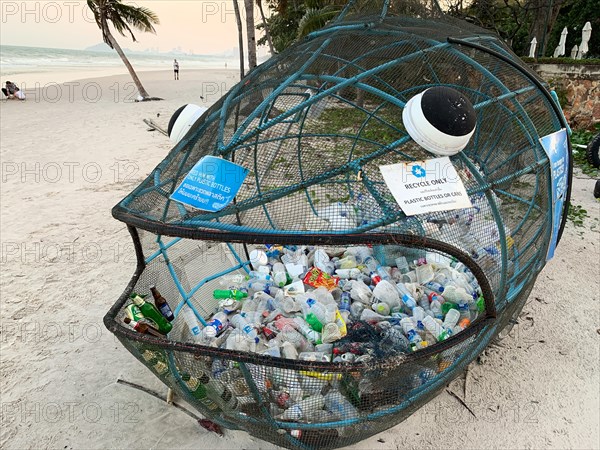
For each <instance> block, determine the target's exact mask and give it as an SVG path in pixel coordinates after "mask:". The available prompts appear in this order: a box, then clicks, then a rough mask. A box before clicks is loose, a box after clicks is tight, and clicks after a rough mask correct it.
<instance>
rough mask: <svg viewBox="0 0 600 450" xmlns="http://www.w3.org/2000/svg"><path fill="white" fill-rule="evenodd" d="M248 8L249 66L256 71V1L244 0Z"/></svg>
mask: <svg viewBox="0 0 600 450" xmlns="http://www.w3.org/2000/svg"><path fill="white" fill-rule="evenodd" d="M244 6H245V7H246V35H247V38H248V66H249V67H250V70H252V69H254V68H255V67H256V66H257V65H258V62H257V60H256V30H255V26H256V25H255V24H254V1H253V0H244Z"/></svg>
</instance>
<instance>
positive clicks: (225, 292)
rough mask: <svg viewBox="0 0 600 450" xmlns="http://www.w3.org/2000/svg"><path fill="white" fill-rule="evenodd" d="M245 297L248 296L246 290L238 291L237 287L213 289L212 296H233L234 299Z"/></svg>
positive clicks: (218, 297)
mask: <svg viewBox="0 0 600 450" xmlns="http://www.w3.org/2000/svg"><path fill="white" fill-rule="evenodd" d="M246 297H248V293H247V292H244V291H239V290H237V289H217V290H215V291H213V298H216V299H225V298H233V299H235V300H242V299H243V298H246Z"/></svg>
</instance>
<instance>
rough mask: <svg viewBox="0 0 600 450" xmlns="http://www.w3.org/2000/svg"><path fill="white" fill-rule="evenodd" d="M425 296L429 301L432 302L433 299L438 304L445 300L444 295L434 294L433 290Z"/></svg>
mask: <svg viewBox="0 0 600 450" xmlns="http://www.w3.org/2000/svg"><path fill="white" fill-rule="evenodd" d="M427 298H428V299H429V302H430V303H433V302H434V301H437V302H439V303H440V304H442V303H444V302H445V301H446V299H445V298H444V297H442V296H441V295H440V294H436V293H435V292H430V293H429V294H428V295H427Z"/></svg>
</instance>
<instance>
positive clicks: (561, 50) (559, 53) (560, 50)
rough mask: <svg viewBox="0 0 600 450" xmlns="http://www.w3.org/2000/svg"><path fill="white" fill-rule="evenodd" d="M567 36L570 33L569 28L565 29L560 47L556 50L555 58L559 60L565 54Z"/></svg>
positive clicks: (561, 35) (561, 34)
mask: <svg viewBox="0 0 600 450" xmlns="http://www.w3.org/2000/svg"><path fill="white" fill-rule="evenodd" d="M567 34H569V31H568V30H567V27H564V28H563V30H562V32H561V33H560V41H559V42H558V46H557V47H556V49H554V57H555V58H558V57H559V56H562V55H564V54H565V44H566V43H567Z"/></svg>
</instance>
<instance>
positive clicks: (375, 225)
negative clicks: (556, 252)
mask: <svg viewBox="0 0 600 450" xmlns="http://www.w3.org/2000/svg"><path fill="white" fill-rule="evenodd" d="M382 3H383V4H382V6H381V7H380V8H379V10H377V12H375V11H376V9H377V7H376V5H377V4H378V2H369V4H370V8H358V7H357V6H355V5H354V4H353V3H350V4H349V5H348V6H347V7H346V8H345V9H344V10H343V11H342V13H341V14H340V16H339V17H338V19H336V20H335V21H334V22H333V23H332V24H331V25H329V26H328V27H326V28H324V29H322V30H319V31H317V32H315V33H312V34H311V35H309V36H308V37H307V38H305V39H304V40H303V41H302V42H300V43H298V44H296V45H294V46H292V47H291V48H289V49H288V50H286V51H285V52H284V53H282V54H280V55H277V56H276V57H274V58H271V59H270V60H269V61H267V62H266V63H264V64H263V65H261V66H259V67H257V68H256V69H254V70H253V71H252V72H251V73H250V74H249V75H248V76H247V77H246V78H245V79H244V80H242V82H241V83H239V84H238V85H237V86H235V87H234V88H233V89H232V90H231V91H230V92H228V93H227V94H226V95H225V96H224V97H223V98H222V99H221V100H220V101H218V102H217V103H216V104H215V105H214V106H213V107H211V108H210V109H209V110H208V111H207V112H206V113H205V114H204V115H203V116H202V117H201V119H200V120H198V121H197V122H196V123H195V124H194V126H193V127H192V128H191V130H190V131H189V133H188V134H187V135H186V136H185V137H184V139H183V140H181V141H180V142H179V143H178V144H177V145H176V146H175V147H174V148H173V149H172V150H171V152H170V153H169V154H168V156H167V157H166V158H165V159H164V160H163V161H162V162H161V163H160V164H159V165H158V166H157V167H156V168H155V169H154V171H153V172H152V173H151V174H150V176H149V177H148V178H147V179H146V180H145V181H144V182H143V183H142V184H141V185H140V186H139V187H138V188H136V189H135V190H134V191H133V192H132V193H131V194H129V195H128V196H127V197H126V198H125V199H124V200H122V201H121V202H120V203H119V204H118V205H117V206H115V208H114V209H113V215H114V217H115V218H117V219H119V220H122V221H124V222H125V223H127V224H128V226H129V229H130V232H131V234H132V236H133V239H134V243H135V244H136V252H137V257H138V267H137V271H136V274H135V275H134V277H133V279H132V281H131V283H130V284H129V286H128V287H127V289H126V291H125V292H124V293H123V295H122V296H121V298H120V299H119V300H118V301H117V303H116V304H115V305H114V306H113V308H112V309H111V310H110V311H109V313H108V314H107V315H106V317H105V323H106V325H107V327H108V328H109V329H110V330H111V331H113V332H114V333H115V334H116V335H117V336H118V338H119V339H120V341H121V342H122V343H123V345H124V346H125V347H127V348H128V349H129V350H130V351H131V352H132V354H134V356H135V357H136V358H138V359H139V360H140V361H141V362H142V363H144V364H145V365H146V366H148V367H149V368H150V369H151V370H152V371H153V372H154V373H155V374H156V375H157V376H159V378H160V379H161V380H162V381H163V382H164V383H165V384H167V385H168V386H169V387H171V388H173V389H174V390H175V391H176V392H177V393H178V394H180V395H181V396H182V397H184V398H185V399H187V400H188V401H189V402H190V403H191V404H193V405H194V406H195V407H196V408H197V409H198V410H199V411H200V412H202V413H203V414H204V415H205V416H206V417H208V418H211V419H212V420H215V421H216V422H218V423H220V424H222V425H224V426H226V427H229V428H237V429H243V430H246V431H248V432H249V433H251V434H253V435H255V436H257V437H259V438H261V439H264V440H267V441H271V442H274V443H277V444H279V445H282V446H285V447H290V448H313V447H314V448H335V447H339V446H343V445H348V444H351V443H353V442H357V441H359V440H362V439H365V438H366V437H368V436H370V435H373V434H375V433H378V432H380V431H382V430H384V429H386V428H389V427H391V426H393V425H395V424H397V423H398V422H400V421H401V420H403V419H404V418H406V417H407V416H408V415H410V414H411V413H412V412H414V410H416V409H417V408H418V407H420V406H421V405H422V404H423V403H424V402H426V401H427V400H428V399H429V398H431V396H432V395H435V394H436V393H437V392H438V390H439V389H441V388H442V387H443V386H444V385H445V384H446V383H447V382H448V381H450V380H451V379H452V378H454V377H456V376H457V375H458V374H459V373H460V372H461V371H462V370H463V369H464V367H465V366H466V365H467V364H468V363H469V362H470V361H472V360H473V359H474V358H475V357H476V356H477V355H478V354H479V353H480V352H481V351H482V350H483V349H484V348H485V346H486V345H487V344H488V343H489V342H490V340H491V339H492V338H493V337H494V336H496V335H497V334H498V333H499V332H500V331H501V330H502V329H503V328H504V327H505V326H506V325H507V324H508V323H509V321H510V320H511V319H512V318H513V317H514V316H516V315H517V314H518V312H519V311H520V309H521V308H522V305H523V303H524V301H525V299H526V298H527V296H528V294H529V292H530V290H531V288H532V285H533V283H534V282H535V278H536V276H537V274H538V273H539V271H540V270H541V269H542V267H543V266H544V263H545V260H546V252H547V249H548V245H549V242H550V239H551V232H552V217H551V216H552V208H551V199H552V193H551V178H550V166H549V160H548V157H547V156H546V154H545V152H544V150H543V149H542V148H541V146H540V143H539V138H540V137H541V136H544V135H547V134H550V133H552V132H555V131H557V130H560V129H561V128H564V127H566V124H565V122H564V118H563V116H562V113H561V112H560V109H559V107H558V105H557V103H556V102H555V101H554V100H553V98H552V96H551V95H550V94H549V92H548V91H547V89H546V87H545V86H544V85H543V83H542V81H541V80H540V79H539V78H538V77H537V76H536V75H535V74H534V73H532V72H531V71H530V70H529V69H528V68H527V67H525V66H524V65H523V64H522V63H521V62H520V60H519V59H518V58H517V57H516V56H515V55H514V54H513V53H512V52H511V51H510V50H509V49H508V48H507V47H506V46H505V45H504V43H503V42H502V41H501V40H500V39H498V37H497V36H494V35H490V34H487V33H486V32H484V31H483V30H481V29H478V28H475V27H473V26H471V25H469V24H466V23H463V22H458V21H455V20H451V19H449V18H447V17H444V16H443V15H442V14H441V13H440V11H439V10H438V9H433V10H432V9H431V8H427V7H426V6H424V4H425V3H423V4H421V3H420V2H410V3H403V4H401V5H404V10H401V8H400V7H394V6H392V7H390V6H389V5H388V2H382ZM430 4H431V2H427V5H430ZM407 12H408V13H410V14H411V16H407V15H404V14H400V13H407ZM432 86H447V87H451V88H453V89H456V90H457V91H459V92H460V93H461V94H462V95H464V96H465V97H466V98H468V99H469V100H470V102H471V103H472V104H473V106H474V108H475V111H476V114H477V123H476V129H475V133H474V135H473V137H472V139H471V140H470V142H469V144H468V145H467V147H466V148H465V149H464V150H463V151H462V152H460V153H458V154H457V155H454V156H452V157H451V158H450V159H451V161H452V165H453V166H454V167H455V168H456V170H457V172H458V174H459V176H460V178H461V180H462V182H463V184H464V186H465V189H466V192H467V193H468V195H469V198H470V200H471V202H472V204H473V205H474V206H473V208H469V209H466V210H458V211H445V212H435V213H428V214H418V215H412V216H407V215H405V214H404V212H403V210H402V209H401V208H400V206H399V205H398V204H397V202H396V201H395V200H394V197H393V196H392V195H391V194H390V191H389V189H388V186H387V184H386V183H385V182H384V180H383V178H382V175H381V172H380V170H379V167H380V166H382V165H386V164H395V163H398V162H412V161H420V160H424V159H427V158H430V157H431V154H429V153H428V152H427V151H425V150H424V149H423V148H421V147H420V146H419V145H417V144H416V143H415V142H413V140H412V139H411V137H410V136H409V134H408V133H407V131H406V129H405V127H404V124H403V121H402V111H403V108H404V107H405V105H406V103H407V102H408V100H409V99H410V98H411V97H413V96H414V95H416V94H418V93H420V92H422V91H424V90H425V89H426V88H428V87H432ZM208 155H212V156H217V157H221V158H223V159H225V160H229V161H232V162H235V163H236V164H238V165H241V166H243V167H245V168H246V169H248V170H249V175H248V177H247V178H246V180H245V181H244V183H243V185H242V187H241V189H240V190H239V192H238V193H237V196H236V198H235V200H234V201H233V202H231V203H230V204H229V205H227V206H225V207H224V208H223V209H221V210H219V211H218V212H206V211H199V210H197V209H194V208H191V207H188V206H186V205H184V204H182V203H178V202H176V201H173V200H170V198H169V197H170V195H171V194H172V193H173V192H174V190H175V189H176V187H177V186H178V185H179V184H180V183H181V182H182V180H183V179H184V177H185V176H186V174H188V172H190V170H191V169H192V168H193V166H194V165H195V164H196V163H197V162H198V161H199V160H200V159H201V158H203V157H205V156H208ZM569 184H570V183H569ZM332 211H334V212H335V214H332ZM563 225H564V223H563ZM167 236H170V237H167ZM264 244H283V245H307V246H315V245H320V246H323V247H324V248H328V249H334V248H340V247H343V248H350V247H352V246H359V245H363V246H364V245H368V246H370V247H371V248H372V249H373V251H374V252H375V254H376V255H377V252H379V256H380V257H381V258H384V259H385V258H386V255H390V254H394V252H396V253H397V252H398V251H405V252H409V253H410V252H418V251H421V252H426V253H427V254H429V255H432V254H438V255H443V256H444V257H447V258H451V259H452V260H454V261H460V262H461V263H462V264H464V266H465V267H467V268H468V270H469V271H470V273H471V274H472V275H473V277H474V278H475V279H476V281H477V284H478V286H479V287H480V290H481V292H482V294H483V298H484V300H485V307H484V310H483V311H481V313H480V314H478V316H477V319H476V320H475V321H474V322H473V323H472V324H471V325H470V326H469V327H468V328H466V329H465V330H464V331H463V332H461V333H458V334H456V335H454V336H452V337H451V338H450V339H448V340H445V341H443V342H438V343H436V344H435V345H432V346H430V347H427V348H424V349H421V350H418V351H416V352H409V353H404V352H400V353H393V352H392V353H390V352H389V351H388V350H389V349H390V345H389V344H386V345H381V342H382V340H383V339H384V337H383V335H382V334H381V332H380V331H381V330H377V329H376V327H373V326H372V325H371V324H368V323H367V324H362V325H361V322H360V321H358V322H355V323H354V324H352V327H351V328H352V329H351V330H349V331H352V332H356V333H358V334H360V333H365V336H367V337H366V338H364V342H368V343H369V345H371V346H372V351H371V356H372V358H371V360H369V361H368V363H366V362H360V363H351V364H340V363H327V362H308V361H300V360H290V359H285V358H275V357H272V356H265V355H260V354H256V353H251V352H244V351H238V350H228V349H224V348H220V347H219V346H218V345H216V346H206V345H199V344H197V343H194V342H193V340H192V338H191V335H190V333H189V329H188V327H186V325H185V322H184V321H183V319H181V318H180V315H179V313H180V312H181V310H182V308H184V307H189V308H191V309H192V310H193V312H194V313H195V315H196V317H197V318H198V320H199V321H200V322H201V323H202V324H205V323H206V320H208V319H209V318H210V316H211V315H212V314H213V313H214V312H215V311H216V310H217V307H218V305H217V302H216V300H214V299H212V297H211V295H210V293H211V292H212V290H213V289H218V288H219V279H221V278H222V277H223V276H224V275H226V274H229V273H236V272H240V273H244V271H247V270H248V264H249V257H248V254H249V253H248V252H249V251H250V250H251V249H252V248H254V247H255V246H258V247H260V246H262V245H264ZM151 285H156V286H157V287H158V289H159V290H160V292H161V293H162V294H163V295H164V296H165V297H166V298H167V299H169V300H170V301H171V302H178V305H177V308H175V315H176V316H177V318H176V319H175V321H174V322H173V324H174V326H173V330H172V331H171V332H170V333H169V335H168V339H161V338H154V337H152V336H149V335H146V334H140V333H137V332H134V331H132V330H131V329H129V328H127V327H126V326H125V325H124V324H123V322H122V318H123V316H124V313H125V307H126V306H127V305H128V299H129V295H130V294H131V293H132V292H147V291H148V289H149V287H150V286H151ZM361 327H362V328H361ZM358 334H356V336H358ZM356 339H359V338H358V337H357V338H356ZM380 350H381V351H380ZM199 385H202V386H204V387H203V389H204V392H205V393H206V395H205V396H204V397H203V396H201V395H196V394H197V391H194V389H195V387H197V386H199ZM296 385H299V386H301V390H302V393H303V394H302V396H301V397H300V398H297V399H295V400H296V401H297V402H305V403H302V405H303V407H304V408H305V409H307V408H308V409H310V410H311V411H312V412H311V414H310V417H308V414H300V413H297V411H296V414H295V415H294V414H291V413H288V414H287V415H286V413H285V411H289V410H290V409H291V408H290V405H289V400H287V399H286V398H282V396H281V395H279V396H278V393H280V392H282V391H285V392H288V394H289V391H290V390H291V388H290V386H296ZM211 393H212V396H211V395H209V394H211ZM328 395H329V397H328V398H329V407H323V405H322V404H318V405H317V406H314V405H312V406H311V405H310V400H311V398H312V397H311V396H313V397H315V398H317V400H314V401H315V402H317V403H319V402H320V401H322V397H327V396H328ZM284 397H285V396H284ZM332 399H334V400H335V402H334V404H335V405H336V406H335V407H331V402H332V401H333V400H332ZM286 402H287V403H286ZM296 409H300V408H296ZM315 411H317V412H315Z"/></svg>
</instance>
